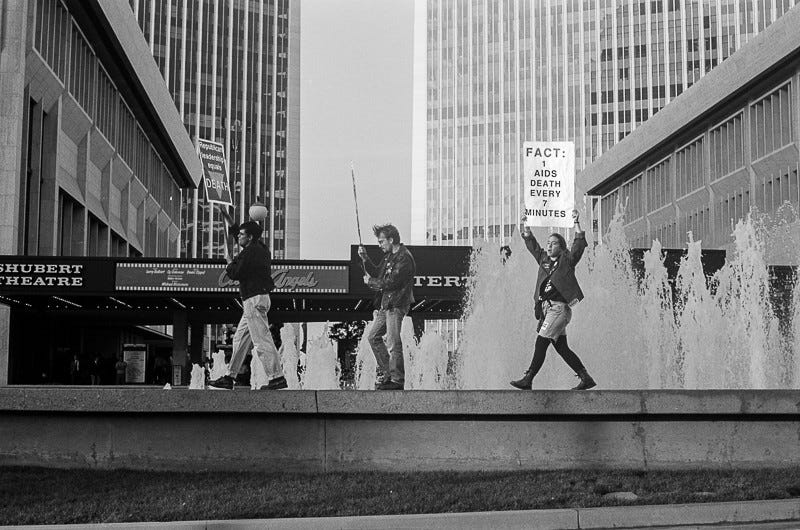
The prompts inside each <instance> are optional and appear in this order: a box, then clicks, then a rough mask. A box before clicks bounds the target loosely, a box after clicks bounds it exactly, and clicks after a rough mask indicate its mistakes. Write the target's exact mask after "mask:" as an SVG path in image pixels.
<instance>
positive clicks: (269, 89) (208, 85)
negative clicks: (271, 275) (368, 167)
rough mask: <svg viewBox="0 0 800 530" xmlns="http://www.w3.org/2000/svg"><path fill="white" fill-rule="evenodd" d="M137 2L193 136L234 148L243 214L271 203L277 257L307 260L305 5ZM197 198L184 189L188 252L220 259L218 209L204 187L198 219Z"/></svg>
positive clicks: (232, 165)
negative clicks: (303, 248) (303, 202)
mask: <svg viewBox="0 0 800 530" xmlns="http://www.w3.org/2000/svg"><path fill="white" fill-rule="evenodd" d="M130 6H131V9H132V10H133V13H134V15H135V17H136V19H137V20H138V22H139V26H140V27H141V29H142V32H143V33H144V36H145V39H146V40H147V42H148V43H149V45H150V49H151V52H152V53H153V56H154V57H155V59H156V62H157V63H158V66H159V68H160V70H161V72H162V74H163V76H164V81H165V82H166V84H167V87H168V88H169V90H170V92H171V94H172V96H173V99H174V100H175V104H176V106H177V107H178V110H179V112H180V115H181V117H182V118H183V121H184V124H185V125H186V129H187V131H188V132H189V134H190V135H191V136H192V137H193V138H202V139H208V140H213V141H216V142H219V143H221V144H223V145H224V147H225V152H226V153H227V155H228V156H227V159H228V172H229V175H230V181H231V189H232V193H233V196H234V204H235V206H236V212H235V217H236V218H237V219H238V220H246V219H247V211H248V208H249V206H250V205H251V204H252V203H254V202H256V201H259V202H262V203H263V204H265V205H266V206H267V208H268V209H269V215H268V217H267V220H266V221H265V222H264V224H265V226H264V241H265V242H266V243H267V244H268V245H269V248H270V249H271V250H272V254H273V257H274V258H279V259H280V258H297V257H299V252H300V242H299V235H300V199H299V195H300V179H299V177H300V174H299V169H300V167H299V163H300V156H299V146H298V141H299V123H300V122H299V100H300V85H299V70H300V69H299V57H300V54H299V52H300V48H299V44H300V40H299V28H300V3H299V2H296V1H294V2H290V1H289V0H263V1H260V2H253V1H248V2H245V1H244V0H229V1H222V0H130ZM196 197H197V195H196V194H193V193H189V194H188V196H186V194H185V196H184V201H183V209H182V220H183V228H184V230H183V232H182V235H183V237H182V254H183V255H184V256H187V257H192V256H197V257H220V256H221V255H222V247H221V245H222V222H221V218H220V216H219V213H218V210H217V207H214V208H208V206H207V205H206V203H205V201H204V200H203V197H202V190H200V192H199V197H200V198H199V203H198V204H199V208H198V210H197V218H195V209H194V203H195V198H196ZM210 223H211V224H210ZM211 226H213V229H211V228H210V227H211ZM195 228H196V232H197V235H196V237H197V245H196V246H193V241H194V234H195Z"/></svg>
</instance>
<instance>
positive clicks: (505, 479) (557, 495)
mask: <svg viewBox="0 0 800 530" xmlns="http://www.w3.org/2000/svg"><path fill="white" fill-rule="evenodd" d="M614 491H631V492H634V493H635V494H636V495H638V496H639V500H638V501H635V502H627V503H626V502H620V501H614V500H610V499H604V498H603V495H604V494H606V493H609V492H614ZM790 497H800V468H797V467H794V468H784V469H771V470H714V471H708V470H703V471H614V470H587V471H533V472H531V471H513V472H470V473H455V472H419V473H384V472H360V473H359V472H347V473H316V474H301V473H280V474H278V473H257V472H248V473H229V474H225V475H221V474H219V473H211V472H203V473H175V472H151V471H130V470H84V469H71V470H70V469H46V468H36V467H0V524H5V525H17V524H66V523H100V522H129V521H176V520H205V519H250V518H272V517H319V516H323V517H324V516H344V515H380V514H407V513H441V512H470V511H492V510H525V509H541V508H578V507H590V506H616V505H620V504H670V503H685V502H717V501H738V500H742V501H744V500H756V499H786V498H790Z"/></svg>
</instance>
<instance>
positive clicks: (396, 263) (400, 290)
mask: <svg viewBox="0 0 800 530" xmlns="http://www.w3.org/2000/svg"><path fill="white" fill-rule="evenodd" d="M364 267H365V268H366V270H367V272H368V273H369V275H370V276H372V278H370V280H369V287H370V289H372V290H374V291H378V293H377V295H378V296H376V297H375V308H376V309H397V308H403V307H408V306H410V305H411V304H413V303H414V274H416V272H417V264H416V262H415V261H414V256H412V255H411V252H409V251H408V249H407V248H406V246H405V245H403V244H402V243H401V244H400V249H399V250H398V251H397V252H394V253H393V252H387V253H386V254H384V255H383V259H382V260H381V262H380V263H379V264H378V265H375V264H374V263H372V261H370V260H369V259H367V261H365V262H364Z"/></svg>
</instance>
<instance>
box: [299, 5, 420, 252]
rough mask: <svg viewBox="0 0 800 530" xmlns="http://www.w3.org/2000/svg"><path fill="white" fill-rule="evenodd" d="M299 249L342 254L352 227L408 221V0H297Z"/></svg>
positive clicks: (403, 225) (403, 230) (353, 237)
mask: <svg viewBox="0 0 800 530" xmlns="http://www.w3.org/2000/svg"><path fill="white" fill-rule="evenodd" d="M300 19H301V30H300V41H301V44H300V48H301V66H300V72H301V74H300V77H301V96H300V174H301V177H300V178H301V184H300V215H301V217H300V219H301V221H300V257H301V258H303V259H348V258H349V256H350V254H349V252H350V245H351V244H356V243H358V235H357V231H356V219H355V212H354V206H353V187H352V181H351V178H350V162H351V161H353V162H354V164H355V172H356V183H357V187H358V207H359V213H360V218H361V234H362V238H363V241H364V243H365V244H367V243H369V244H374V243H375V237H374V236H373V235H372V230H371V227H372V225H374V224H378V223H383V222H392V223H394V224H395V226H397V228H398V229H399V230H400V235H401V238H402V239H403V240H404V242H405V241H407V240H409V239H410V237H409V236H410V235H411V234H410V228H411V113H412V67H413V59H412V58H413V29H414V28H413V22H414V2H413V0H302V4H301V15H300Z"/></svg>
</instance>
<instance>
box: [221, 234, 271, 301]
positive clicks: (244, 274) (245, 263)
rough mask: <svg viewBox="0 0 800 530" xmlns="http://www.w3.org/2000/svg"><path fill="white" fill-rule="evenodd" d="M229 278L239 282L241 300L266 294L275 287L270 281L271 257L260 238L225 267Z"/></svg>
mask: <svg viewBox="0 0 800 530" xmlns="http://www.w3.org/2000/svg"><path fill="white" fill-rule="evenodd" d="M225 271H226V272H227V273H228V277H229V278H230V279H231V280H237V281H238V282H239V293H240V294H241V296H242V300H247V299H248V298H250V297H251V296H255V295H257V294H268V293H269V292H270V291H272V290H273V289H274V288H275V283H274V282H273V281H272V258H271V257H270V253H269V249H267V247H266V246H264V243H262V242H261V240H260V239H255V240H253V241H252V242H251V243H250V244H249V245H247V246H246V247H244V249H242V251H241V252H240V253H239V255H238V256H236V257H235V258H233V261H232V262H230V263H229V264H228V266H227V267H226V268H225Z"/></svg>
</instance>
